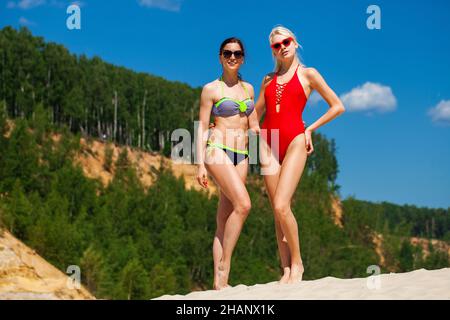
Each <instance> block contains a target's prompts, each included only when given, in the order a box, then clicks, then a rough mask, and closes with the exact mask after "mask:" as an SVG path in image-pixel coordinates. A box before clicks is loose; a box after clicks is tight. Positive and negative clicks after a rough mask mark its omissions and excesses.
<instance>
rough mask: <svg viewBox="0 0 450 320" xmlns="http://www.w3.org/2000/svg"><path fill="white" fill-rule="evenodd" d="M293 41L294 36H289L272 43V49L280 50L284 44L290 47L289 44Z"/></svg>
mask: <svg viewBox="0 0 450 320" xmlns="http://www.w3.org/2000/svg"><path fill="white" fill-rule="evenodd" d="M292 41H294V39H293V38H292V37H289V38H286V39H284V40H283V41H280V42H275V43H272V44H271V45H270V46H271V47H272V49H275V50H280V49H281V45H282V44H283V45H284V46H285V47H289V45H290V44H291V42H292Z"/></svg>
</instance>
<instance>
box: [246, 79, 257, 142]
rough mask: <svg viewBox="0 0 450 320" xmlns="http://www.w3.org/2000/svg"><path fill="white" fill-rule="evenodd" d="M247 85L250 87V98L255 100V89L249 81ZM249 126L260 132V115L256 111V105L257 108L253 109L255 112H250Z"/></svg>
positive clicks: (255, 131)
mask: <svg viewBox="0 0 450 320" xmlns="http://www.w3.org/2000/svg"><path fill="white" fill-rule="evenodd" d="M246 86H247V87H248V88H249V90H248V93H249V95H250V98H251V99H252V100H254V99H255V90H254V89H253V86H252V85H251V84H249V83H247V84H246ZM248 127H249V128H250V130H252V131H253V132H254V133H256V134H259V121H258V115H257V113H256V106H255V109H253V112H252V113H250V115H249V116H248Z"/></svg>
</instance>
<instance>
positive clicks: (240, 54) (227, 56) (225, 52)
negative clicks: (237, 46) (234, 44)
mask: <svg viewBox="0 0 450 320" xmlns="http://www.w3.org/2000/svg"><path fill="white" fill-rule="evenodd" d="M222 55H223V56H224V58H225V59H230V58H231V56H232V55H234V57H235V58H236V59H240V58H242V57H243V56H244V53H243V52H242V51H241V50H236V51H231V50H223V51H222Z"/></svg>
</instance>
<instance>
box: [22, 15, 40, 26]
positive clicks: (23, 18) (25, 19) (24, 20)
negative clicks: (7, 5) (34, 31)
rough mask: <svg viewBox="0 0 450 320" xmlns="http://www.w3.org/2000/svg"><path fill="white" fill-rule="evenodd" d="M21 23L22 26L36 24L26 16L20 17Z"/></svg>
mask: <svg viewBox="0 0 450 320" xmlns="http://www.w3.org/2000/svg"><path fill="white" fill-rule="evenodd" d="M19 24H21V25H22V26H35V25H36V23H34V22H33V21H31V20H28V19H27V18H25V17H20V18H19Z"/></svg>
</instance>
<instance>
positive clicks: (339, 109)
mask: <svg viewBox="0 0 450 320" xmlns="http://www.w3.org/2000/svg"><path fill="white" fill-rule="evenodd" d="M305 76H306V78H307V79H308V80H309V83H310V87H311V89H314V90H316V91H317V92H318V93H319V94H320V95H321V96H322V97H323V99H324V100H325V101H326V102H327V103H328V105H329V107H330V108H329V109H328V110H327V112H326V113H325V114H324V115H323V116H322V117H320V118H319V119H318V120H317V121H315V122H314V123H313V124H311V125H310V126H308V128H306V130H309V131H314V130H316V129H317V128H319V127H321V126H323V125H324V124H326V123H328V122H330V121H331V120H333V119H334V118H336V117H337V116H339V115H340V114H342V113H343V112H344V111H345V108H344V105H343V104H342V101H341V100H340V99H339V97H338V96H337V95H336V94H335V93H334V91H333V90H332V89H331V88H330V87H329V86H328V84H327V83H326V82H325V80H324V79H323V77H322V76H321V75H320V73H319V71H317V70H316V69H315V68H307V70H306V71H305Z"/></svg>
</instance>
